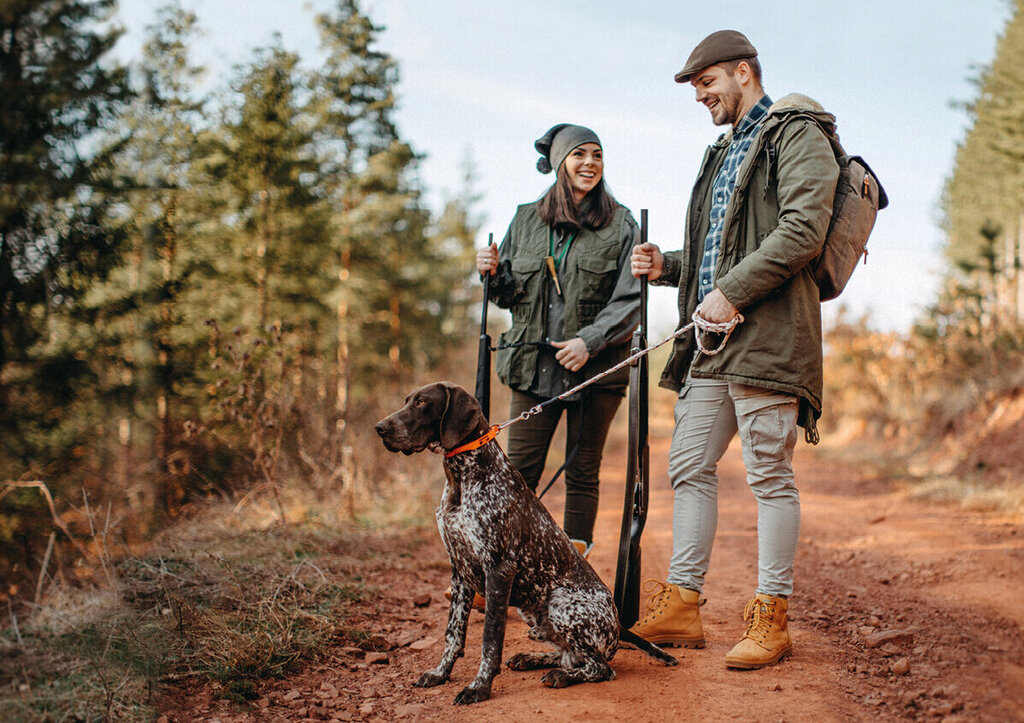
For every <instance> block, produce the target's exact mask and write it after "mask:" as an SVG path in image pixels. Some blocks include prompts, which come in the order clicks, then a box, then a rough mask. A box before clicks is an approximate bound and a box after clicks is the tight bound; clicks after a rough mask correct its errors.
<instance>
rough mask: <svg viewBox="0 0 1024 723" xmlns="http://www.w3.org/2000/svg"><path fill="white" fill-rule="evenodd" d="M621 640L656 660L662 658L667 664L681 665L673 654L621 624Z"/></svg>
mask: <svg viewBox="0 0 1024 723" xmlns="http://www.w3.org/2000/svg"><path fill="white" fill-rule="evenodd" d="M619 640H621V641H623V642H625V643H629V644H630V645H632V646H633V647H634V648H636V649H638V650H642V651H643V652H645V653H647V654H648V655H650V656H651V657H652V658H654V659H655V660H660V661H661V662H663V663H664V664H665V665H679V661H678V660H676V659H675V658H673V657H672V656H671V655H669V654H668V653H666V652H665V651H664V650H662V649H661V648H659V647H658V646H657V645H655V644H654V643H650V642H648V641H646V640H644V639H643V638H641V637H640V636H639V635H637V634H636V633H631V632H630V631H629V630H627V629H626V628H624V627H622V626H621V625H620V626H619Z"/></svg>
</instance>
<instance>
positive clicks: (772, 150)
mask: <svg viewBox="0 0 1024 723" xmlns="http://www.w3.org/2000/svg"><path fill="white" fill-rule="evenodd" d="M797 118H804V119H806V120H809V121H812V122H813V123H814V125H816V126H817V127H818V129H819V130H820V131H821V132H822V134H823V135H824V136H825V137H826V138H827V139H828V142H829V145H831V146H832V154H833V155H834V156H835V157H836V159H837V160H838V159H839V158H842V157H843V156H845V155H846V151H845V150H843V147H842V146H841V145H840V144H839V137H838V136H836V135H835V133H830V132H829V131H828V129H827V128H825V126H824V125H822V124H821V122H820V121H819V120H818V119H817V118H815V117H814V116H813V115H812V114H810V113H801V112H795V113H790V114H789V116H788V117H787V118H786V119H785V120H784V121H782V122H781V123H779V125H778V126H777V127H776V128H774V129H773V130H772V134H771V136H770V137H769V138H768V143H767V144H766V145H765V148H764V152H765V155H766V156H767V159H768V168H767V171H766V172H765V178H764V191H763V192H762V198H768V189H769V188H770V187H771V185H772V183H773V182H774V180H775V173H776V170H777V168H778V157H779V154H778V149H777V148H776V147H775V140H776V139H777V138H778V137H779V136H780V135H782V131H783V130H785V128H786V126H787V125H789V124H790V122H792V121H793V120H795V119H797Z"/></svg>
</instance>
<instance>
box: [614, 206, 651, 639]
mask: <svg viewBox="0 0 1024 723" xmlns="http://www.w3.org/2000/svg"><path fill="white" fill-rule="evenodd" d="M640 243H641V244H644V243H647V209H646V208H644V209H641V210H640ZM631 347H632V348H631V349H630V355H631V356H632V355H633V354H636V353H638V352H640V351H641V350H643V349H646V348H647V276H646V275H644V276H643V277H641V279H640V324H639V325H638V326H637V328H636V331H634V332H633V339H632V344H631ZM628 404H629V450H628V458H627V460H626V494H625V500H624V502H623V508H622V531H621V532H620V534H619V559H618V563H617V564H616V566H615V606H616V607H617V608H618V610H619V622H620V623H621V624H622V626H623V627H625V628H629V627H632V625H633V624H634V623H635V622H636V621H637V619H638V618H639V617H640V536H641V534H642V533H643V531H644V524H646V522H647V503H648V500H649V498H650V479H651V476H650V448H649V446H648V440H647V415H648V374H647V356H646V355H645V356H641V357H640V358H638V359H636V360H635V361H634V362H632V363H631V365H630V369H629V400H628Z"/></svg>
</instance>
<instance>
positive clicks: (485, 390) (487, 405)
mask: <svg viewBox="0 0 1024 723" xmlns="http://www.w3.org/2000/svg"><path fill="white" fill-rule="evenodd" d="M487 245H488V246H493V245H494V234H493V233H490V234H487ZM491 276H492V274H485V275H484V303H483V309H482V310H481V312H480V346H479V348H478V349H477V353H476V400H477V401H478V402H480V408H481V409H482V410H483V413H484V418H485V419H490V418H491V336H490V334H488V333H487V306H488V304H489V302H490V296H491Z"/></svg>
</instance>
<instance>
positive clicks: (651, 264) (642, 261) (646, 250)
mask: <svg viewBox="0 0 1024 723" xmlns="http://www.w3.org/2000/svg"><path fill="white" fill-rule="evenodd" d="M664 268H665V255H664V254H662V253H661V249H659V248H658V247H657V246H655V245H654V244H650V243H648V244H637V245H636V246H634V247H633V253H632V255H631V256H630V271H631V272H632V273H633V276H635V277H636V278H638V279H639V278H640V277H641V276H646V277H647V280H648V281H654V280H655V279H657V278H658V277H660V276H661V273H662V271H663V270H664Z"/></svg>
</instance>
